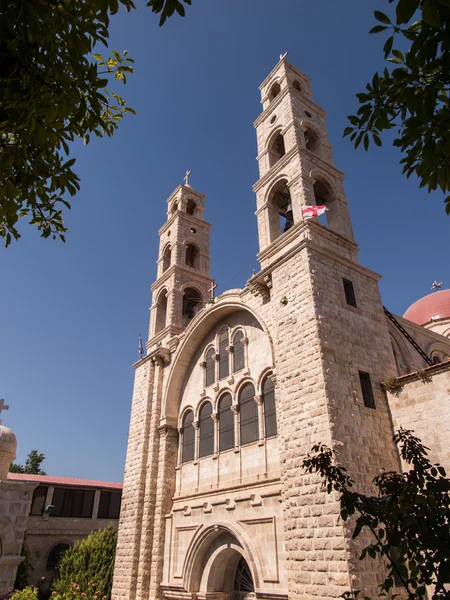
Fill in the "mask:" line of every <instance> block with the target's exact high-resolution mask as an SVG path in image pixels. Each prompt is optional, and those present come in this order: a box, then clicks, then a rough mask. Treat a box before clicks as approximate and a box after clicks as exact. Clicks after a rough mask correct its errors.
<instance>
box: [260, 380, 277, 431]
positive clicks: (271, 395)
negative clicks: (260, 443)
mask: <svg viewBox="0 0 450 600" xmlns="http://www.w3.org/2000/svg"><path fill="white" fill-rule="evenodd" d="M263 406H264V424H265V431H266V437H272V436H274V435H277V413H276V404H275V389H274V385H273V381H272V380H271V379H270V377H267V378H266V379H265V380H264V383H263Z"/></svg>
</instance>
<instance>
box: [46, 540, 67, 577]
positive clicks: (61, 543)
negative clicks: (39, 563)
mask: <svg viewBox="0 0 450 600" xmlns="http://www.w3.org/2000/svg"><path fill="white" fill-rule="evenodd" d="M72 546H73V542H72V541H70V540H67V539H61V540H58V541H57V542H56V543H52V545H51V547H50V548H49V549H48V550H47V552H46V553H45V569H46V570H50V569H52V570H57V567H51V566H48V564H49V561H50V559H51V554H52V553H53V552H55V551H56V549H57V548H61V550H62V548H63V547H64V550H62V552H66V551H67V550H69V548H71V547H72Z"/></svg>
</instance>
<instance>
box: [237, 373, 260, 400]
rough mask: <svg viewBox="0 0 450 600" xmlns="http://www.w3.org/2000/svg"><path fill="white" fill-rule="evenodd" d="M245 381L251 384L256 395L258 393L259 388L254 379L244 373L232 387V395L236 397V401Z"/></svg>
mask: <svg viewBox="0 0 450 600" xmlns="http://www.w3.org/2000/svg"><path fill="white" fill-rule="evenodd" d="M247 383H251V384H252V386H253V387H254V388H255V396H257V395H258V394H259V390H260V388H259V387H258V386H257V385H256V382H255V380H254V379H252V378H251V377H250V375H244V377H241V378H240V379H239V381H238V382H237V383H236V385H235V387H234V395H235V397H236V401H237V399H238V397H239V393H240V391H241V390H242V388H243V387H244V385H246V384H247Z"/></svg>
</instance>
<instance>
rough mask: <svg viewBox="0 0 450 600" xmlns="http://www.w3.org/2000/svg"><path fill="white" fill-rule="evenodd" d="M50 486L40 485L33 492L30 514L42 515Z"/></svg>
mask: <svg viewBox="0 0 450 600" xmlns="http://www.w3.org/2000/svg"><path fill="white" fill-rule="evenodd" d="M47 490H48V486H46V485H39V486H38V487H37V488H36V489H35V490H34V493H33V500H32V504H31V511H30V515H32V516H40V515H42V513H43V512H44V508H45V499H46V497H47Z"/></svg>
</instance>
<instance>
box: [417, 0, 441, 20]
mask: <svg viewBox="0 0 450 600" xmlns="http://www.w3.org/2000/svg"><path fill="white" fill-rule="evenodd" d="M422 18H423V20H424V21H425V23H427V24H428V25H430V26H431V27H440V26H441V15H440V13H439V9H438V7H437V6H436V5H435V4H434V1H432V0H423V5H422Z"/></svg>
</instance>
